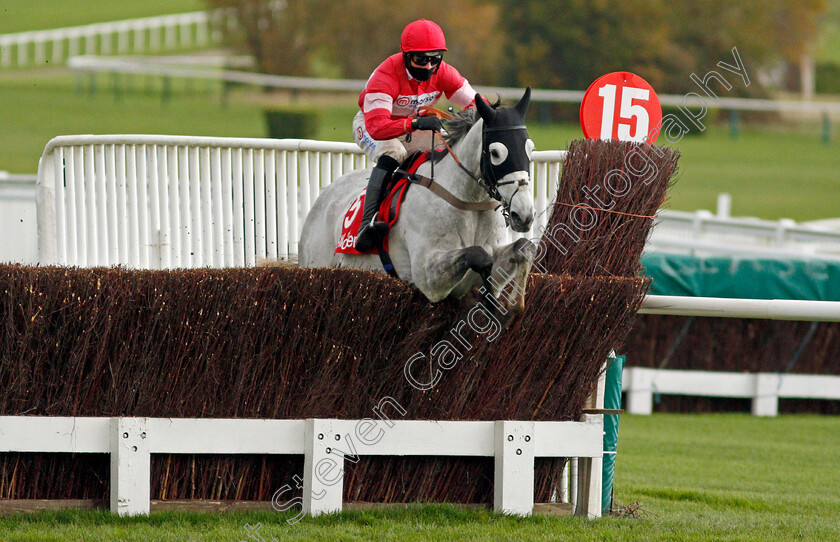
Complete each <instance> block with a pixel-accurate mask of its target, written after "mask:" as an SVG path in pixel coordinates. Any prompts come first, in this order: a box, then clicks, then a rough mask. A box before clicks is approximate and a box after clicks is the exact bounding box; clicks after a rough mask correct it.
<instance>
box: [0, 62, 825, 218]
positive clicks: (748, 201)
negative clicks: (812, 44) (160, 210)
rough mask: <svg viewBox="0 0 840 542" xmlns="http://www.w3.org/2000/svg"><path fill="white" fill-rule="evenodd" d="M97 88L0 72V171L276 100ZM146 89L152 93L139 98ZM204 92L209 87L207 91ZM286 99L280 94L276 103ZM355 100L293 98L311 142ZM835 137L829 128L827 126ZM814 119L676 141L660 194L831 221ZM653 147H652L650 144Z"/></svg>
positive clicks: (139, 81)
mask: <svg viewBox="0 0 840 542" xmlns="http://www.w3.org/2000/svg"><path fill="white" fill-rule="evenodd" d="M96 81H97V92H96V93H95V94H90V93H89V91H88V80H87V79H85V80H84V84H83V85H82V86H81V89H82V90H81V91H79V89H78V88H77V85H76V80H75V79H74V77H73V76H71V75H68V74H67V72H65V71H63V70H55V71H42V72H28V73H20V72H18V73H14V72H13V73H5V74H0V126H2V129H0V170H7V171H10V172H13V173H34V172H35V171H36V170H37V164H38V158H39V157H40V155H41V153H42V151H43V149H44V146H45V145H46V144H47V142H48V141H49V140H50V139H52V138H53V137H55V136H57V135H68V134H85V133H91V134H109V133H149V134H175V135H201V136H228V137H265V136H266V127H265V123H264V120H263V116H262V110H263V107H265V106H266V105H268V104H271V103H276V102H277V101H278V98H276V97H271V96H269V95H265V94H263V93H260V92H258V91H254V90H253V89H243V88H239V89H237V90H235V91H234V92H233V93H232V94H231V96H230V99H229V100H228V103H227V105H222V103H221V99H220V93H219V89H218V86H216V85H209V86H208V84H207V83H204V82H194V83H193V84H192V86H191V87H190V88H189V91H187V90H185V86H184V85H185V83H184V82H183V81H181V82H178V81H176V82H174V83H173V93H172V97H171V98H170V99H169V100H168V101H166V102H164V101H162V100H161V95H160V81H159V80H157V79H148V80H147V79H144V78H139V77H138V78H135V79H133V83H131V84H128V85H127V84H126V82H125V81H123V82H122V83H121V86H122V88H124V89H129V88H130V89H133V90H124V91H123V92H121V93H120V94H119V95H118V96H117V95H115V93H114V92H113V79H112V77H111V76H108V75H99V76H98V77H97V79H96ZM147 86H149V87H150V88H151V89H152V90H151V91H150V92H146V91H145V89H146V88H147ZM208 89H209V91H208ZM282 100H285V102H286V103H289V98H288V97H286V98H282ZM355 101H356V97H355V96H352V95H345V96H344V97H338V98H336V97H333V98H323V97H320V98H319V97H313V98H310V99H308V100H304V98H303V97H299V99H298V101H297V102H294V101H292V102H291V103H300V104H302V105H307V106H308V107H312V106H314V107H317V108H319V109H321V111H322V115H321V123H320V128H319V131H318V133H317V135H316V136H315V137H316V138H317V139H324V140H331V141H350V140H351V128H350V123H351V119H352V117H353V115H354V113H355V111H356V105H355ZM529 130H530V132H531V136H532V138H533V139H534V141H535V142H536V145H537V148H538V149H557V148H565V147H566V146H567V145H568V142H569V141H571V140H573V139H576V138H579V137H581V132H580V128H579V127H578V126H575V125H547V124H539V123H534V122H532V123H531V125H530V126H529ZM835 132H837V130H835ZM820 136H821V126H820V124H819V122H818V121H815V122H813V123H810V124H806V125H804V126H802V127H782V128H778V127H763V128H754V127H753V128H750V127H745V128H744V129H742V130H741V133H740V135H739V137H738V138H737V139H733V138H732V137H731V136H730V133H729V130H728V128H727V127H725V126H712V127H710V128H709V129H708V130H707V132H706V133H705V134H703V135H702V136H699V137H686V138H684V139H683V141H681V142H680V143H679V145H678V147H679V148H680V150H681V151H682V158H681V160H680V166H681V167H680V171H681V173H680V176H679V180H678V182H677V184H676V186H675V187H674V188H673V190H672V191H671V193H670V197H671V202H670V204H669V206H670V208H672V209H678V210H685V211H693V210H696V209H699V208H706V209H714V208H715V205H716V200H717V195H718V194H719V193H720V192H729V193H730V194H732V197H733V204H732V212H733V214H734V215H737V216H758V217H761V218H767V219H778V218H792V219H794V220H813V219H820V218H830V217H836V216H837V214H838V207H837V202H838V201H840V182H838V175H840V173H838V172H840V140H838V139H835V140H833V141H831V142H829V143H827V144H826V143H823V142H822V140H821V137H820ZM660 143H662V142H660Z"/></svg>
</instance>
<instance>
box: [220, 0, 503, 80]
mask: <svg viewBox="0 0 840 542" xmlns="http://www.w3.org/2000/svg"><path fill="white" fill-rule="evenodd" d="M207 2H208V5H209V6H210V7H213V8H217V7H228V8H233V9H235V10H236V12H237V15H238V17H237V18H238V19H239V21H240V25H239V29H238V30H237V33H236V34H235V35H232V36H231V38H232V39H233V43H239V44H240V46H241V47H244V48H245V49H246V50H247V51H249V52H250V53H251V54H253V55H254V57H255V58H256V61H257V65H258V69H259V70H260V71H261V72H264V73H276V74H282V75H317V76H332V77H353V78H367V77H368V76H369V75H370V74H371V72H372V71H373V70H374V68H376V66H377V65H378V64H379V63H380V62H382V61H383V60H385V58H386V57H387V56H388V55H390V54H393V53H396V52H398V51H399V45H400V34H401V32H402V30H403V28H404V27H405V25H406V24H408V23H410V22H411V21H413V20H416V19H421V18H426V19H432V20H434V21H435V22H437V23H438V24H439V25H440V26H441V27H442V28H443V31H444V33H445V34H446V40H447V47H448V49H449V53H447V55H446V61H447V62H449V63H451V64H452V65H454V66H455V67H457V68H458V69H459V71H461V72H462V74H463V75H464V76H465V77H467V78H469V79H470V80H471V81H473V82H474V83H488V82H496V80H497V79H498V68H497V66H498V63H499V58H498V55H497V54H496V53H495V51H497V50H498V49H499V47H503V46H504V43H505V38H504V36H502V35H500V30H499V27H498V24H497V20H498V12H499V7H498V5H496V4H495V3H493V2H491V3H487V2H484V3H482V2H479V1H476V0H425V1H424V2H422V3H420V2H412V1H408V0H346V1H343V2H335V1H327V0H281V1H278V0H207ZM489 51H494V52H493V54H489V53H488V52H489Z"/></svg>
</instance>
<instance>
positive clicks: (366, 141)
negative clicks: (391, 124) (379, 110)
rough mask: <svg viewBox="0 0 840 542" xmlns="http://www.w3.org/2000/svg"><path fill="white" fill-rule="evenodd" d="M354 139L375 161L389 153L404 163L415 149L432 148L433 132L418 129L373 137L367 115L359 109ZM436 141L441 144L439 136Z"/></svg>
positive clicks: (354, 124) (354, 121) (354, 118)
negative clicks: (390, 136) (369, 129)
mask: <svg viewBox="0 0 840 542" xmlns="http://www.w3.org/2000/svg"><path fill="white" fill-rule="evenodd" d="M353 141H355V142H356V144H357V145H358V146H359V147H361V149H362V150H363V151H365V154H366V155H367V156H368V158H370V159H371V160H372V161H373V162H376V161H377V160H379V157H380V156H382V155H383V154H387V155H388V156H390V157H391V158H393V159H395V160H396V161H398V162H400V163H402V161H403V160H405V158H406V156H408V155H409V154H411V153H413V152H414V151H417V150H421V151H428V150H430V149H431V148H432V132H430V131H427V130H423V131H420V130H418V131H416V132H411V133H410V134H403V135H401V136H399V137H397V138H394V139H384V140H377V139H373V137H371V135H370V134H369V133H368V131H367V128H366V127H365V115H364V113H362V112H361V111H359V112H358V113H356V116H355V117H353ZM435 142H436V143H437V144H438V146H440V144H441V142H440V137H439V136H438V137H437V139H436V141H435Z"/></svg>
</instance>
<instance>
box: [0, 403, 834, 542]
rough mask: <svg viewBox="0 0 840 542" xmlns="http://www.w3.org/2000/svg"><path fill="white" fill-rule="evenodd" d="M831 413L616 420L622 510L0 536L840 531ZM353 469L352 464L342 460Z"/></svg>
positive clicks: (451, 510)
mask: <svg viewBox="0 0 840 542" xmlns="http://www.w3.org/2000/svg"><path fill="white" fill-rule="evenodd" d="M838 447H840V418H838V417H830V416H810V415H808V416H806V415H797V416H791V415H788V416H780V417H778V418H755V417H751V416H748V415H743V414H714V415H663V414H654V415H653V416H649V417H645V416H629V415H625V416H622V418H621V424H620V427H619V444H618V456H617V464H616V488H615V491H616V501H617V502H618V503H619V504H620V505H622V506H623V507H624V508H623V510H624V514H625V517H617V516H612V517H606V518H602V519H600V520H586V519H581V518H570V517H548V516H535V517H532V518H524V519H523V518H514V517H506V516H501V515H497V514H493V513H492V512H490V511H489V510H485V509H474V508H462V507H457V506H454V505H426V506H421V505H417V506H414V507H411V508H409V509H399V510H365V511H352V512H345V513H342V514H339V515H330V516H323V517H319V518H305V519H303V520H301V521H300V522H299V523H297V524H294V525H290V524H288V523H287V520H289V519H290V518H291V517H292V514H293V513H296V512H297V508H296V509H295V510H293V511H292V512H287V513H284V514H279V513H274V512H270V511H264V512H252V513H176V512H161V513H153V514H152V515H151V516H150V517H147V518H146V517H143V518H127V519H120V518H117V517H115V516H112V515H111V514H109V513H107V512H105V511H94V512H91V511H86V512H81V511H64V512H40V513H33V514H29V515H18V516H12V517H4V518H0V540H3V541H9V542H22V541H33V542H34V541H39V542H40V541H55V542H64V541H76V540H85V541H91V542H94V541H116V540H144V541H176V540H177V541H192V540H195V541H199V540H201V541H210V540H212V541H215V540H220V541H222V540H224V541H240V540H249V541H250V540H252V539H250V538H247V536H246V531H245V526H246V524H247V525H251V526H252V527H255V526H256V525H257V524H258V523H259V524H261V525H262V527H261V528H260V530H259V532H260V534H261V535H262V536H263V538H264V539H265V540H266V541H269V542H270V541H271V540H272V538H275V539H277V540H346V541H351V540H352V541H355V540H358V541H362V540H383V541H384V540H400V541H403V540H405V541H415V540H416V541H420V540H424V541H425V540H433V541H438V540H439V541H445V540H446V541H448V540H534V541H542V540H574V541H576V542H578V541H596V540H604V541H607V540H609V541H626V542H637V541H638V542H648V541H698V542H712V541H719V540H725V541H733V542H735V541H738V542H740V541H743V542H759V541H761V542H763V541H767V540H773V541H787V540H799V541H814V542H824V541H827V540H840V519H838V516H837V510H840V471H838V469H837V449H838ZM350 468H352V467H350Z"/></svg>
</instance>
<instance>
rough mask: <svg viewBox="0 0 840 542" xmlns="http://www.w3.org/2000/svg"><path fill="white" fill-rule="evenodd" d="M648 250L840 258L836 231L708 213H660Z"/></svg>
mask: <svg viewBox="0 0 840 542" xmlns="http://www.w3.org/2000/svg"><path fill="white" fill-rule="evenodd" d="M649 247H650V248H651V249H664V250H666V251H668V250H677V251H680V252H686V251H688V252H695V253H704V254H735V255H743V254H748V255H754V256H765V257H779V258H803V257H808V256H812V257H819V258H823V259H827V260H835V261H836V260H838V259H840V231H837V230H831V229H821V228H816V227H813V226H804V225H800V224H797V223H796V222H794V221H793V220H778V221H773V220H760V219H757V218H745V217H738V218H735V217H719V216H715V215H713V214H712V213H710V212H709V211H696V212H693V213H688V212H684V211H671V210H664V209H663V210H660V211H659V212H658V213H657V220H656V226H655V227H654V229H653V232H652V234H651V237H650V241H649Z"/></svg>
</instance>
